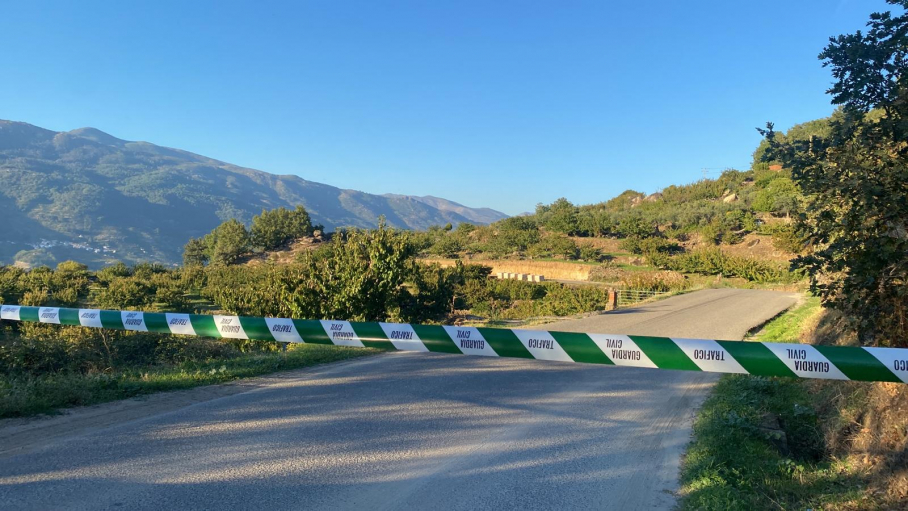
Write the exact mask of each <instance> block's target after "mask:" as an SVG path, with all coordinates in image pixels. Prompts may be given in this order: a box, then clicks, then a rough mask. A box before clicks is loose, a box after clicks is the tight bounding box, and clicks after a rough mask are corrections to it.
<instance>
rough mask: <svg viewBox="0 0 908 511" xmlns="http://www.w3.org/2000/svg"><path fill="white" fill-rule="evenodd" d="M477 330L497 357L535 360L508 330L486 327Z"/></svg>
mask: <svg viewBox="0 0 908 511" xmlns="http://www.w3.org/2000/svg"><path fill="white" fill-rule="evenodd" d="M477 330H479V333H481V334H482V337H483V339H485V340H486V342H487V343H489V346H491V347H492V349H493V350H495V353H497V354H498V356H499V357H515V358H536V357H534V356H533V354H532V353H530V351H529V350H528V349H527V348H526V346H524V345H523V343H522V342H520V339H518V338H517V336H516V335H514V332H512V331H510V330H506V329H504V328H486V327H481V328H477Z"/></svg>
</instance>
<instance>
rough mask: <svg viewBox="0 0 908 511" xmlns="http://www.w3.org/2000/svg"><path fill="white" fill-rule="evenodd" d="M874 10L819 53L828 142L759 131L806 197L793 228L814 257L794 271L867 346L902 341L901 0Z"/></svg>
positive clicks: (906, 192)
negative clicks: (828, 74) (833, 113)
mask: <svg viewBox="0 0 908 511" xmlns="http://www.w3.org/2000/svg"><path fill="white" fill-rule="evenodd" d="M887 1H888V2H889V3H890V4H892V5H898V6H901V8H902V12H901V13H900V14H897V15H893V14H892V13H891V12H885V13H874V14H872V15H871V16H870V21H869V22H868V24H867V26H868V30H867V31H866V33H864V32H860V31H859V32H856V33H854V34H849V35H840V36H838V37H835V38H831V39H830V42H829V44H828V45H827V46H826V48H825V49H824V50H823V52H822V53H821V54H820V59H822V60H823V62H824V66H828V67H831V69H832V75H833V77H834V78H835V83H834V84H833V86H832V87H831V88H830V89H829V90H828V93H829V94H831V95H832V98H833V99H832V102H833V103H834V104H836V105H842V107H843V108H842V113H841V116H839V118H837V119H833V121H832V122H831V124H830V131H829V134H828V135H827V136H812V137H809V138H801V139H796V140H791V139H789V140H780V139H779V138H778V137H777V136H776V132H775V131H774V129H773V126H772V124H771V123H769V124H767V129H766V130H761V132H762V133H763V134H764V135H765V136H766V141H767V144H768V145H769V150H768V151H767V154H766V155H765V156H764V159H765V160H774V161H780V162H782V163H783V164H784V165H785V166H786V167H788V168H791V169H792V177H793V179H794V180H795V182H796V183H797V184H798V186H800V188H801V190H802V191H803V192H804V194H805V196H806V210H805V212H804V213H803V214H802V215H800V218H799V224H800V225H799V228H800V229H802V230H803V232H805V233H806V235H807V238H808V242H809V243H811V244H812V245H813V249H814V250H813V253H811V254H808V255H805V256H802V257H799V258H798V259H797V260H796V261H795V266H796V267H798V268H803V269H806V270H807V271H808V272H809V274H810V283H811V289H812V290H813V291H814V292H816V293H818V294H819V295H820V296H821V297H822V298H823V301H824V303H826V304H828V305H831V306H833V307H836V308H838V309H841V310H843V311H844V312H846V314H847V315H848V316H850V317H852V318H853V319H854V320H855V321H856V323H857V325H856V326H858V327H859V328H858V332H859V334H860V337H861V339H862V341H863V342H864V343H866V344H875V343H879V344H884V345H905V344H906V339H908V145H906V141H908V92H906V91H908V15H906V14H905V12H904V11H905V8H906V7H908V0H887Z"/></svg>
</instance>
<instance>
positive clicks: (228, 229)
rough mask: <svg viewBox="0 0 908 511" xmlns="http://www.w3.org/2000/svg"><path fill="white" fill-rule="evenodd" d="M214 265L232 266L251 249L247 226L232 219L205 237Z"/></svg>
mask: <svg viewBox="0 0 908 511" xmlns="http://www.w3.org/2000/svg"><path fill="white" fill-rule="evenodd" d="M204 240H205V244H206V245H207V246H208V254H210V260H211V263H212V264H232V263H234V262H236V260H237V259H238V258H239V257H240V256H241V255H243V254H245V253H247V252H249V250H250V248H251V244H250V240H249V232H248V231H246V226H245V225H243V224H242V223H240V222H239V221H238V220H236V219H230V220H227V221H226V222H224V223H222V224H221V225H219V226H217V227H215V229H214V230H213V231H211V232H210V233H208V234H207V235H205V238H204Z"/></svg>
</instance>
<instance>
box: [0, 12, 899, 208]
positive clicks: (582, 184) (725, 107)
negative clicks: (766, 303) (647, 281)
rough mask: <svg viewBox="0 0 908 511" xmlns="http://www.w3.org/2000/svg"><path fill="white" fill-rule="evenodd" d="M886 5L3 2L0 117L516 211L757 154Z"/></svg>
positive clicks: (819, 88) (744, 164)
mask: <svg viewBox="0 0 908 511" xmlns="http://www.w3.org/2000/svg"><path fill="white" fill-rule="evenodd" d="M887 8H888V7H887V4H885V2H883V1H882V0H852V1H847V0H842V1H838V2H834V1H830V0H798V1H791V0H765V1H760V2H757V1H733V2H729V1H727V0H726V1H689V2H678V1H650V2H642V1H605V0H600V1H591V2H581V1H570V0H561V1H550V2H533V1H495V2H490V1H441V0H432V1H429V0H422V1H399V2H398V1H394V2H391V1H377V0H371V1H362V2H353V1H342V0H325V1H309V2H302V1H300V2H252V1H249V2H225V1H218V2H202V1H189V2H185V1H184V2H165V1H142V2H139V1H127V2H122V1H121V2H114V1H109V2H90V1H88V2H75V1H57V2H43V1H12V0H0V71H2V72H0V118H5V119H12V120H18V121H26V122H29V123H32V124H36V125H38V126H42V127H45V128H49V129H54V130H61V131H62V130H70V129H75V128H79V127H83V126H92V127H95V128H98V129H101V130H103V131H106V132H108V133H110V134H112V135H115V136H118V137H120V138H124V139H128V140H146V141H149V142H153V143H156V144H159V145H165V146H170V147H177V148H181V149H186V150H189V151H193V152H196V153H200V154H204V155H206V156H210V157H214V158H217V159H221V160H224V161H228V162H231V163H235V164H238V165H243V166H247V167H252V168H257V169H261V170H266V171H269V172H273V173H278V174H297V175H299V176H301V177H303V178H305V179H309V180H312V181H319V182H324V183H328V184H332V185H335V186H340V187H343V188H353V189H358V190H363V191H367V192H372V193H389V192H391V193H405V194H413V195H436V196H441V197H445V198H448V199H451V200H455V201H458V202H461V203H464V204H466V205H468V206H487V207H493V208H496V209H499V210H502V211H504V212H506V213H510V214H516V213H520V212H523V211H532V209H533V207H534V205H535V204H536V203H538V202H551V201H552V200H554V199H556V198H558V197H562V196H564V197H567V198H568V199H570V200H571V201H573V202H575V203H593V202H599V201H602V200H606V199H608V198H611V197H613V196H615V195H617V194H618V193H620V192H622V191H623V190H625V189H628V188H633V189H637V190H640V191H644V192H653V191H656V190H658V189H660V188H662V187H664V186H667V185H670V184H682V183H689V182H692V181H695V180H697V179H698V178H700V177H701V176H702V173H701V169H702V168H708V169H710V170H711V171H712V172H718V171H719V170H720V169H722V168H726V167H735V168H748V167H749V163H750V161H751V153H752V152H753V149H754V148H755V147H756V145H757V143H759V135H758V134H757V132H756V131H755V130H754V127H756V126H762V125H763V124H764V123H765V122H766V121H767V120H772V121H775V122H776V125H777V126H779V127H781V128H787V127H789V126H791V125H792V124H795V123H798V122H802V121H807V120H811V119H814V118H817V117H822V116H825V115H828V114H829V113H830V112H831V111H832V107H831V106H830V104H829V98H828V96H827V95H826V94H825V90H826V89H827V88H828V86H829V84H830V82H831V78H830V74H829V71H828V69H823V68H822V67H821V65H820V62H819V61H818V60H817V58H816V57H817V54H819V52H820V51H821V49H822V48H823V46H824V45H825V43H826V41H827V40H828V38H829V36H832V35H836V34H840V33H848V32H853V31H855V30H857V29H860V28H862V27H863V25H864V23H865V22H866V20H867V18H868V15H869V14H870V13H871V12H873V11H879V10H887Z"/></svg>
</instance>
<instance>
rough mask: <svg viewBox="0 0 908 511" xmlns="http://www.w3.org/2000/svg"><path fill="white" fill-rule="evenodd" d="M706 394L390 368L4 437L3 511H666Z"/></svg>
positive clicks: (648, 326)
mask: <svg viewBox="0 0 908 511" xmlns="http://www.w3.org/2000/svg"><path fill="white" fill-rule="evenodd" d="M796 299H797V295H794V294H789V293H776V292H770V291H754V290H733V289H722V290H706V291H699V292H696V293H691V294H687V295H682V296H677V297H673V298H669V299H666V300H663V301H660V302H656V303H653V304H650V305H646V306H642V307H639V308H636V309H626V310H621V311H617V312H613V313H608V314H602V315H597V316H592V317H589V318H585V319H580V320H572V321H564V322H559V323H555V324H552V325H549V326H547V328H550V329H553V330H566V331H571V330H573V331H588V332H601V333H631V334H640V335H664V336H674V337H705V338H720V339H740V338H742V337H743V336H744V334H745V333H746V332H747V330H748V329H750V328H752V327H753V326H756V325H757V324H759V323H761V322H763V321H765V320H766V319H769V318H770V317H772V316H774V315H775V314H777V313H779V312H780V311H782V310H784V309H785V308H787V307H789V306H791V305H792V304H793V303H794V302H795V301H796ZM715 379H716V376H715V375H711V374H704V373H694V372H682V371H667V370H654V369H637V368H620V367H612V366H595V365H584V364H571V363H559V362H540V361H526V360H509V359H495V358H485V357H465V356H453V355H435V354H417V353H391V354H387V355H381V356H377V357H370V358H366V359H358V360H354V361H349V362H343V363H339V364H332V365H326V366H321V367H318V368H314V369H306V370H300V371H293V372H288V373H284V374H281V375H275V376H270V377H266V378H260V379H256V380H252V381H247V382H244V383H240V384H235V385H234V386H232V387H231V386H218V387H209V388H208V389H207V390H206V389H194V390H193V391H188V392H185V393H174V394H172V395H163V396H154V397H153V398H151V399H148V400H147V401H146V402H142V401H136V400H129V401H125V402H120V403H110V404H106V405H100V406H98V407H90V408H87V409H83V410H77V411H74V412H73V413H70V414H66V415H63V416H60V417H54V418H50V419H31V420H26V421H23V420H17V421H0V508H2V509H48V508H65V509H172V508H193V509H219V510H224V509H250V508H256V509H258V508H261V509H426V508H432V509H436V510H440V509H464V510H466V509H471V510H472V509H503V508H511V509H513V508H519V509H571V508H577V509H616V510H617V509H620V510H628V509H668V508H670V507H671V506H672V505H673V503H674V496H673V494H672V491H673V490H674V489H675V488H676V485H677V482H676V479H677V471H678V458H679V455H680V454H681V453H682V451H683V448H684V446H685V445H686V443H687V442H688V440H689V428H690V421H691V419H692V416H693V413H694V411H695V409H696V407H697V406H699V403H700V402H702V400H703V399H704V397H705V396H706V394H707V393H708V391H709V389H710V387H711V385H712V383H713V382H714V381H715ZM174 396H176V397H174ZM168 399H175V400H176V401H175V404H174V403H170V405H169V406H168V404H167V403H168ZM162 403H163V406H162ZM124 410H126V411H128V412H129V413H124Z"/></svg>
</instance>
